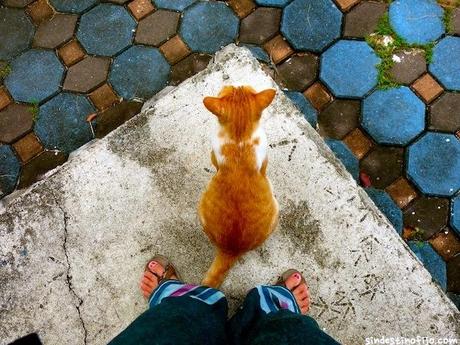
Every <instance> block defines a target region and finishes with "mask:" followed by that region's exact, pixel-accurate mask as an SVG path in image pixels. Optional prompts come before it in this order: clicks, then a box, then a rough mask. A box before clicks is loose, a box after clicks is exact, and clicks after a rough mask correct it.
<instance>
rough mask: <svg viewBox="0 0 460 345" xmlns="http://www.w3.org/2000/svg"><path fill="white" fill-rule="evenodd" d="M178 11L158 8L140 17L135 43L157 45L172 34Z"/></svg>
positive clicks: (177, 18) (175, 27)
mask: <svg viewBox="0 0 460 345" xmlns="http://www.w3.org/2000/svg"><path fill="white" fill-rule="evenodd" d="M179 17H180V13H177V12H172V11H165V10H158V11H155V12H154V13H152V14H151V15H149V16H147V17H145V18H144V19H142V20H141V21H140V22H139V24H138V27H137V32H136V37H135V41H136V43H140V44H146V45H152V46H159V45H160V44H162V43H163V42H165V41H166V40H168V39H169V38H170V37H172V36H174V35H175V34H176V31H177V27H178V24H179Z"/></svg>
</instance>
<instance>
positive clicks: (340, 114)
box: [318, 99, 361, 140]
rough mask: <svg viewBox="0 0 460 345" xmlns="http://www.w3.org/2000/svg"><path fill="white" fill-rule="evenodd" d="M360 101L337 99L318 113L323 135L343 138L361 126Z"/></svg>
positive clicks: (320, 130)
mask: <svg viewBox="0 0 460 345" xmlns="http://www.w3.org/2000/svg"><path fill="white" fill-rule="evenodd" d="M360 109H361V105H360V101H357V100H345V99H336V100H334V101H333V102H332V103H331V104H329V105H328V106H327V107H326V109H324V110H323V111H321V112H320V113H319V115H318V127H319V133H320V134H321V136H322V137H327V138H333V139H339V140H340V139H343V138H344V137H345V136H346V135H347V134H348V133H350V132H351V131H352V130H354V129H355V128H357V127H358V126H359V115H360Z"/></svg>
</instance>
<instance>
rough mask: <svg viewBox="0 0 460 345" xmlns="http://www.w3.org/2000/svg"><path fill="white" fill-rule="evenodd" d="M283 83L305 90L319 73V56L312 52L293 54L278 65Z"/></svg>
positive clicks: (295, 88)
mask: <svg viewBox="0 0 460 345" xmlns="http://www.w3.org/2000/svg"><path fill="white" fill-rule="evenodd" d="M277 70H278V73H279V76H280V79H281V80H282V81H283V85H284V86H285V87H287V88H288V89H290V90H296V91H303V90H305V89H306V88H307V87H308V86H310V85H311V84H312V83H313V82H314V81H315V79H316V76H317V74H318V57H317V56H316V55H314V54H311V53H298V54H294V55H292V56H291V57H290V58H289V59H287V60H286V61H284V62H283V63H282V64H281V65H279V66H278V67H277Z"/></svg>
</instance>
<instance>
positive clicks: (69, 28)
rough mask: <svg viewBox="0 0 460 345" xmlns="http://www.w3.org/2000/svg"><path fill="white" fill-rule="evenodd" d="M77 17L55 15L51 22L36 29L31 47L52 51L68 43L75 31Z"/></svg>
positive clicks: (44, 23)
mask: <svg viewBox="0 0 460 345" xmlns="http://www.w3.org/2000/svg"><path fill="white" fill-rule="evenodd" d="M77 19H78V16H77V15H72V14H61V13H58V14H56V15H55V16H54V17H53V18H52V19H51V20H49V21H47V22H43V23H42V24H40V26H39V27H38V29H37V31H36V33H35V37H34V42H33V45H34V46H35V47H40V48H48V49H54V48H56V47H57V46H59V45H61V44H62V43H64V42H67V41H69V40H70V39H71V38H72V36H73V33H74V31H75V26H76V24H77Z"/></svg>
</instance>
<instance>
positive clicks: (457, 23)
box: [450, 7, 460, 35]
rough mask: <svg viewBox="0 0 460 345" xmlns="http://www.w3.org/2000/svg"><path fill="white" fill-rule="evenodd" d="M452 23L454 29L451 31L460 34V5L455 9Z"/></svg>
mask: <svg viewBox="0 0 460 345" xmlns="http://www.w3.org/2000/svg"><path fill="white" fill-rule="evenodd" d="M451 23H452V30H451V31H450V32H451V33H453V34H456V35H460V7H459V8H456V9H455V10H453V12H452V18H451Z"/></svg>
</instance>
